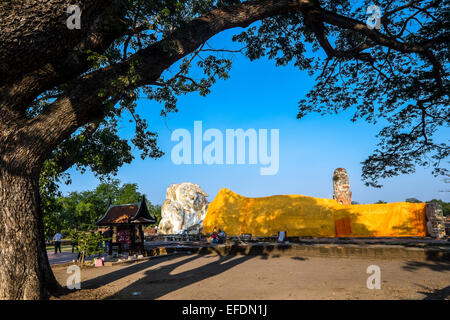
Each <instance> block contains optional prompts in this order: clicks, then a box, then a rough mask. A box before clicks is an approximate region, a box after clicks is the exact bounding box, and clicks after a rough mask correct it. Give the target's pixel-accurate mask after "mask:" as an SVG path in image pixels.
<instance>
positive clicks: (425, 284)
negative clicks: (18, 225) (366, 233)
mask: <svg viewBox="0 0 450 320" xmlns="http://www.w3.org/2000/svg"><path fill="white" fill-rule="evenodd" d="M370 265H377V266H379V267H380V270H381V288H380V289H372V290H369V289H368V288H367V284H366V283H367V279H368V277H369V276H371V274H368V273H367V267H368V266H370ZM54 272H55V276H56V277H57V279H58V281H60V283H61V284H63V285H65V284H66V279H67V277H68V276H69V275H68V274H67V273H66V268H58V267H55V268H54ZM81 281H82V283H81V290H79V291H76V292H73V293H70V294H67V295H65V296H62V297H60V298H59V299H180V300H196V299H213V300H215V299H251V300H253V299H282V300H286V299H450V263H449V262H432V261H429V262H419V261H405V260H375V259H374V260H372V259H357V258H342V259H339V258H321V257H288V256H280V257H265V256H222V257H221V256H218V255H175V256H169V257H163V258H156V259H151V260H148V261H145V262H140V263H134V264H131V265H117V266H112V267H102V268H87V269H82V271H81Z"/></svg>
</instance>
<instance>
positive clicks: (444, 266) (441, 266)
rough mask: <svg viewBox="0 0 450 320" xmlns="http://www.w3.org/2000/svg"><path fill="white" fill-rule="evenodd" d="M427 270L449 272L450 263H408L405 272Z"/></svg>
mask: <svg viewBox="0 0 450 320" xmlns="http://www.w3.org/2000/svg"><path fill="white" fill-rule="evenodd" d="M423 268H427V269H430V270H432V271H436V272H448V271H450V261H434V262H422V261H407V262H406V263H405V265H404V266H402V269H403V270H406V271H411V272H412V271H416V270H418V269H423Z"/></svg>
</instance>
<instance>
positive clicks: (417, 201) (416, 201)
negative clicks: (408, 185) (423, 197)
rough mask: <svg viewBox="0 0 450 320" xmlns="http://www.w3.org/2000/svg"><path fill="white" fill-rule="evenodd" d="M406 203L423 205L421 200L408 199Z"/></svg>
mask: <svg viewBox="0 0 450 320" xmlns="http://www.w3.org/2000/svg"><path fill="white" fill-rule="evenodd" d="M405 202H411V203H421V202H422V201H420V200H419V199H416V198H408V199H406V200H405Z"/></svg>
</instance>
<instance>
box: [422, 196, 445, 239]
mask: <svg viewBox="0 0 450 320" xmlns="http://www.w3.org/2000/svg"><path fill="white" fill-rule="evenodd" d="M425 208H426V215H427V232H428V235H429V236H431V237H433V238H436V239H443V238H445V236H446V233H445V224H444V214H443V212H442V206H441V204H440V203H438V202H427V204H426V207H425Z"/></svg>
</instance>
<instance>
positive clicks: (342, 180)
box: [333, 168, 352, 204]
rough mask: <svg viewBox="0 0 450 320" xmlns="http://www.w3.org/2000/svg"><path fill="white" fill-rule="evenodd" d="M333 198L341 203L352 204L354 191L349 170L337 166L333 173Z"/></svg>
mask: <svg viewBox="0 0 450 320" xmlns="http://www.w3.org/2000/svg"><path fill="white" fill-rule="evenodd" d="M333 199H334V200H336V201H337V202H339V203H340V204H352V192H351V191H350V182H349V179H348V175H347V171H346V170H345V169H344V168H337V169H336V170H334V173H333Z"/></svg>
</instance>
